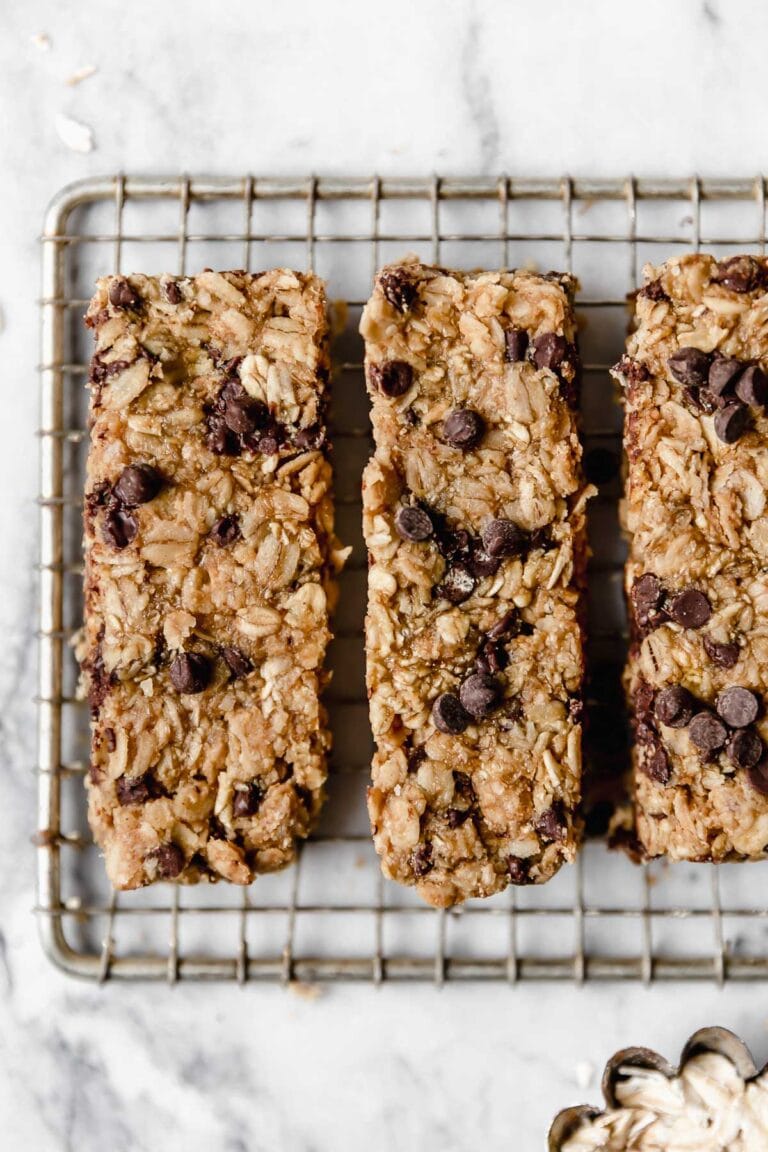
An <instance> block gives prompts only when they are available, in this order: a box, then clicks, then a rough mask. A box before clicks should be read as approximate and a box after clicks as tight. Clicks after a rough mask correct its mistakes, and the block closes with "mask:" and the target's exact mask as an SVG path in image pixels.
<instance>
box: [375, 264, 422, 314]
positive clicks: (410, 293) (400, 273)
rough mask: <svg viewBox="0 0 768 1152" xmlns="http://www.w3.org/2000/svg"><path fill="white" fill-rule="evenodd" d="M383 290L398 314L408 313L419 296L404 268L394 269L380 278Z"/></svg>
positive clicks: (382, 274) (388, 270)
mask: <svg viewBox="0 0 768 1152" xmlns="http://www.w3.org/2000/svg"><path fill="white" fill-rule="evenodd" d="M379 284H380V285H381V290H382V292H383V293H384V295H385V296H386V298H387V300H389V302H390V304H391V305H392V307H393V308H395V309H396V310H397V311H398V312H408V311H409V309H410V308H411V307H412V305H413V302H414V300H415V299H416V297H417V296H418V288H417V287H416V284H415V282H414V280H413V278H412V276H411V275H410V273H409V272H406V270H405V269H404V268H392V269H387V270H386V271H385V272H382V273H381V275H380V276H379Z"/></svg>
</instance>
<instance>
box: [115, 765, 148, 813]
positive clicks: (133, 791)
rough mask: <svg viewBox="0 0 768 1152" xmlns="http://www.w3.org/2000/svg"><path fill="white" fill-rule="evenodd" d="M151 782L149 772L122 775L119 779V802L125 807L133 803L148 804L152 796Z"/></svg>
mask: <svg viewBox="0 0 768 1152" xmlns="http://www.w3.org/2000/svg"><path fill="white" fill-rule="evenodd" d="M150 782H151V778H150V776H149V775H148V773H145V774H144V775H143V776H120V777H119V778H118V780H117V799H118V803H119V804H121V805H122V806H123V807H124V808H127V807H128V806H129V805H131V804H146V802H147V800H150V799H151V797H152V791H151V788H150Z"/></svg>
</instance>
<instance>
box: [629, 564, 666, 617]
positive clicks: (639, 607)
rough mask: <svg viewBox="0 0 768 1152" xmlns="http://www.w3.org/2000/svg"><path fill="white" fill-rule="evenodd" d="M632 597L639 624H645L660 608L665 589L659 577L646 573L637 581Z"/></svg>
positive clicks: (633, 587) (633, 586)
mask: <svg viewBox="0 0 768 1152" xmlns="http://www.w3.org/2000/svg"><path fill="white" fill-rule="evenodd" d="M630 595H631V597H632V603H633V604H634V606H635V615H636V616H637V619H638V621H639V623H640V624H645V623H646V622H647V620H648V617H649V616H650V614H651V613H652V612H654V611H655V610H656V609H657V608H658V607H659V606H660V604H661V601H662V597H663V595H664V589H663V588H662V586H661V580H659V578H658V576H654V575H653V573H652V572H644V573H643V575H642V576H638V578H637V580H635V582H634V584H633V585H632V591H631V593H630Z"/></svg>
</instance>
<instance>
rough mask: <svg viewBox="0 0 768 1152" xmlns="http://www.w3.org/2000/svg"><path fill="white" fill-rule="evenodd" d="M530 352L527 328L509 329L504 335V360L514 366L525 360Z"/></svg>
mask: <svg viewBox="0 0 768 1152" xmlns="http://www.w3.org/2000/svg"><path fill="white" fill-rule="evenodd" d="M527 351H528V333H527V332H526V330H525V328H508V329H507V331H506V332H505V333H504V359H505V360H507V361H509V363H511V364H513V363H515V362H516V361H518V360H525V354H526V352H527Z"/></svg>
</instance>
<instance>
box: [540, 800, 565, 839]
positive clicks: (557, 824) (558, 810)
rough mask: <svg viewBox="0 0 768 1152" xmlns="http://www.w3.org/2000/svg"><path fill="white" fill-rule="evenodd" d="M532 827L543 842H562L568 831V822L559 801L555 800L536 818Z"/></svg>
mask: <svg viewBox="0 0 768 1152" xmlns="http://www.w3.org/2000/svg"><path fill="white" fill-rule="evenodd" d="M534 827H535V829H536V831H537V832H538V834H539V836H541V837H542V839H544V840H550V841H554V840H563V839H564V838H565V834H566V832H567V830H568V820H567V819H566V815H565V809H564V807H563V804H562V801H561V800H556V801H555V803H554V804H553V805H552V807H551V808H547V810H546V811H545V812H542V813H541V815H540V816H538V817H537V818H536V821H535V823H534Z"/></svg>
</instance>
